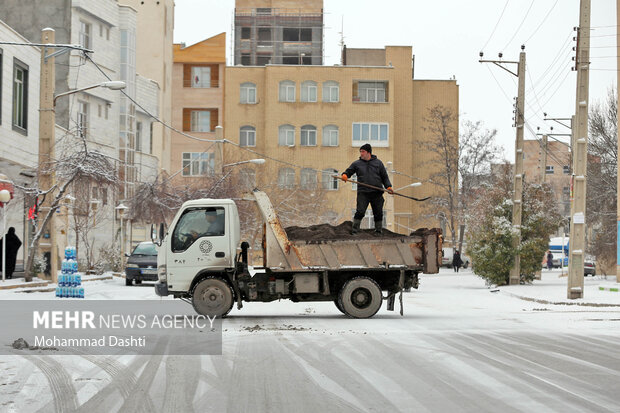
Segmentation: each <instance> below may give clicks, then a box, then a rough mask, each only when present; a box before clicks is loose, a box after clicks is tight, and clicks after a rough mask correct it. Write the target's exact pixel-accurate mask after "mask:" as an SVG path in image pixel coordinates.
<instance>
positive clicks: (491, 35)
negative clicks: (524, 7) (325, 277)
mask: <svg viewBox="0 0 620 413" xmlns="http://www.w3.org/2000/svg"><path fill="white" fill-rule="evenodd" d="M509 2H510V0H506V3H505V4H504V8H503V9H502V12H501V13H500V15H499V18H498V19H497V23H495V27H494V28H493V31H492V32H491V34H490V35H489V38H488V39H487V41H486V43H485V44H484V46H482V49H480V50H481V51H484V48H485V47H487V45H488V44H489V41H490V40H491V38H492V37H493V34H494V33H495V30H497V26H499V22H500V21H501V20H502V16H503V15H504V12H505V11H506V6H508V3H509Z"/></svg>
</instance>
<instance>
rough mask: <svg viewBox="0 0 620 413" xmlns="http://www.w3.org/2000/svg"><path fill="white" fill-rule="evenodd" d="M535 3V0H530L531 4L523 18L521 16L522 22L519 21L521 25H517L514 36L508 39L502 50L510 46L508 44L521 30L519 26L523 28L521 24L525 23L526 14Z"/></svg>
mask: <svg viewBox="0 0 620 413" xmlns="http://www.w3.org/2000/svg"><path fill="white" fill-rule="evenodd" d="M535 1H536V0H532V2H531V3H530V7H529V8H528V9H527V12H525V16H523V20H521V23H520V24H519V27H517V30H515V32H514V34H513V35H512V37H511V38H510V40H508V43H506V46H504V48H503V50H507V49H508V46H510V43H512V41H513V40H514V38H515V37H516V36H517V33H519V30H521V26H523V23H525V19H527V16H528V14H530V10H532V6H533V5H534V2H535Z"/></svg>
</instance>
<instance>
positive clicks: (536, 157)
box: [523, 139, 571, 233]
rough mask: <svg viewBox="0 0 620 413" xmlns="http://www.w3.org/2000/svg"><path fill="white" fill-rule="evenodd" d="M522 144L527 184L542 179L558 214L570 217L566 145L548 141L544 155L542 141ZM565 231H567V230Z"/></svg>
mask: <svg viewBox="0 0 620 413" xmlns="http://www.w3.org/2000/svg"><path fill="white" fill-rule="evenodd" d="M523 143H524V146H523V150H524V160H523V168H524V170H525V171H526V172H525V174H526V176H525V178H526V179H527V180H528V181H529V182H542V180H543V178H544V181H545V182H547V183H548V184H549V185H551V188H552V189H553V191H554V193H555V199H556V201H557V203H558V207H559V212H560V214H562V216H564V217H570V180H571V168H570V165H571V157H570V150H569V147H568V145H566V144H564V143H562V142H557V141H551V140H550V141H549V142H547V150H546V153H543V150H544V149H543V145H542V140H537V139H526V140H525V141H524V142H523ZM545 155H546V162H545V164H544V165H543V163H542V162H543V159H544V158H543V156H545ZM543 168H544V171H543ZM565 230H566V231H568V228H566V229H565ZM567 233H568V232H567Z"/></svg>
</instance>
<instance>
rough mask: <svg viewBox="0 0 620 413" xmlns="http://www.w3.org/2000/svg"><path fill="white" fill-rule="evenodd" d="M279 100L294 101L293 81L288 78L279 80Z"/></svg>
mask: <svg viewBox="0 0 620 413" xmlns="http://www.w3.org/2000/svg"><path fill="white" fill-rule="evenodd" d="M280 102H295V82H292V81H290V80H283V81H281V82H280Z"/></svg>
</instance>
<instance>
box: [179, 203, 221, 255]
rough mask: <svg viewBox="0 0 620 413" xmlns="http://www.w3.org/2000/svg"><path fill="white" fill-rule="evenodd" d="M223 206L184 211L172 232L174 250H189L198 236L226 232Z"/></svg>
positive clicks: (209, 235) (219, 234) (210, 235)
mask: <svg viewBox="0 0 620 413" xmlns="http://www.w3.org/2000/svg"><path fill="white" fill-rule="evenodd" d="M225 222H226V220H225V215H224V208H223V207H206V208H191V209H187V210H185V211H184V212H183V215H182V216H181V218H179V222H178V223H177V225H176V227H175V228H174V231H173V233H172V242H171V244H172V251H173V252H182V251H185V250H187V249H188V248H189V247H190V246H191V245H192V244H193V243H194V242H195V241H196V240H197V239H198V238H201V237H221V236H223V235H224V234H225Z"/></svg>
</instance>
